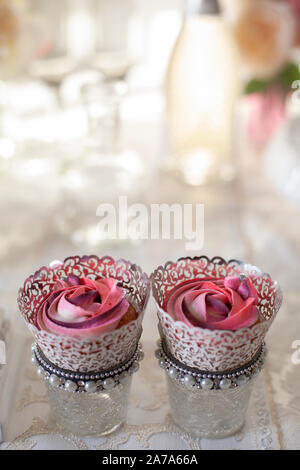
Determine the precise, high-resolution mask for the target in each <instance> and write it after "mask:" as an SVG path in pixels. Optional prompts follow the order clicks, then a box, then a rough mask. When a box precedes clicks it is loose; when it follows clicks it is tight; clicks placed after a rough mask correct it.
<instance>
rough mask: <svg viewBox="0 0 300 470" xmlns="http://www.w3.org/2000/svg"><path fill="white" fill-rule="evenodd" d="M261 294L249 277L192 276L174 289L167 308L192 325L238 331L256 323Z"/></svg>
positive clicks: (178, 318) (178, 319)
mask: <svg viewBox="0 0 300 470" xmlns="http://www.w3.org/2000/svg"><path fill="white" fill-rule="evenodd" d="M257 303H258V295H257V292H256V289H255V287H254V286H253V284H252V282H251V281H250V279H249V277H246V276H244V275H242V276H230V277H229V276H228V277H225V278H224V279H214V278H207V279H192V280H188V281H185V282H182V283H181V284H179V285H178V286H176V287H175V288H174V289H172V290H171V291H170V292H169V294H168V296H167V297H166V299H165V302H164V305H163V308H164V310H165V311H166V312H167V313H168V314H169V315H170V316H171V317H172V318H173V319H174V320H177V321H182V322H183V323H186V324H187V325H189V326H190V327H195V326H196V327H201V328H209V329H211V330H215V329H219V330H238V329H240V328H243V327H246V326H251V325H253V324H254V323H256V322H257V320H258V317H259V312H258V309H257V307H256V305H257Z"/></svg>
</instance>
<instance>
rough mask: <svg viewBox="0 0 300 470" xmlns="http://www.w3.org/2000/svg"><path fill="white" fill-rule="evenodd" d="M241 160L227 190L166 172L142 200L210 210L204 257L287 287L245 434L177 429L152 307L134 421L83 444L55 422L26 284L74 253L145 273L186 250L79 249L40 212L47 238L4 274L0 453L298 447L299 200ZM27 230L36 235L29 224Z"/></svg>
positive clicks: (7, 260) (141, 138)
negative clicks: (33, 349)
mask: <svg viewBox="0 0 300 470" xmlns="http://www.w3.org/2000/svg"><path fill="white" fill-rule="evenodd" d="M146 127H147V126H146ZM147 132H148V133H147ZM152 132H154V130H153V128H152ZM159 132H160V131H159ZM137 139H138V142H136V147H138V146H139V145H140V150H141V151H143V148H147V149H148V150H147V152H148V154H149V148H151V142H152V140H153V135H152V134H151V133H149V130H148V129H147V130H146V134H144V135H143V134H142V132H141V130H139V132H138V136H137ZM240 155H241V157H240V159H239V160H240V162H241V163H243V164H242V165H240V166H241V171H240V174H239V177H238V179H237V181H236V182H235V183H234V184H232V185H231V186H230V187H228V188H203V189H199V188H187V187H184V186H182V185H181V184H179V183H177V182H175V181H173V180H172V179H171V178H170V177H169V176H167V175H166V174H164V173H162V172H161V173H159V174H158V175H155V178H154V179H153V182H152V191H150V193H149V194H147V195H146V196H145V197H146V199H147V200H148V201H153V202H167V203H168V202H169V203H171V202H181V203H183V202H202V203H204V204H205V244H204V249H203V251H202V253H201V254H207V255H208V256H213V255H221V256H223V257H224V258H236V259H243V260H247V261H249V262H251V263H253V264H256V265H258V266H259V267H261V268H262V269H263V270H264V271H267V272H270V273H271V274H272V276H273V277H274V278H276V279H277V280H278V281H279V283H280V284H281V286H282V289H283V293H284V304H283V306H282V309H281V310H280V312H279V314H278V317H277V319H276V320H275V322H274V324H273V326H272V328H271V330H270V332H269V334H268V336H267V344H268V350H269V354H268V359H267V364H266V368H265V370H264V372H263V373H262V374H260V377H259V379H258V380H257V383H256V385H255V388H254V392H253V395H252V398H251V403H250V406H249V409H248V414H247V419H246V424H245V426H244V428H243V429H242V430H241V431H240V432H239V433H238V434H236V435H235V436H232V437H230V438H226V439H220V440H216V441H213V440H207V439H193V438H191V437H190V436H188V435H186V434H184V433H182V432H181V431H180V430H179V429H178V428H177V427H176V426H175V425H174V424H173V423H172V420H171V418H170V416H169V410H168V398H167V392H166V384H165V378H164V376H163V371H162V370H161V369H160V368H159V367H158V365H157V361H156V360H155V358H154V350H155V347H156V346H155V343H156V340H157V338H158V334H157V330H156V323H157V319H156V313H155V309H154V305H153V301H152V300H151V301H150V302H149V305H148V308H147V312H146V315H145V322H144V333H143V337H142V342H143V345H144V350H145V359H144V361H143V362H142V364H141V369H140V371H139V372H138V373H137V374H135V376H134V379H133V386H132V393H131V401H130V408H129V412H128V419H127V423H126V424H125V425H124V426H123V427H122V428H121V429H120V430H119V431H118V432H116V433H115V434H112V435H110V436H107V437H102V438H97V439H81V438H79V437H76V436H74V435H71V434H69V433H67V432H65V431H64V430H62V429H60V428H59V427H58V426H57V425H56V424H55V423H54V422H52V420H51V417H50V414H49V406H48V403H47V398H46V395H45V389H44V385H43V383H42V381H41V380H40V379H38V378H37V376H36V373H35V370H34V366H32V364H31V362H30V344H31V338H30V336H29V333H28V332H27V331H26V328H25V326H24V325H23V323H22V322H21V321H19V314H18V312H17V306H16V295H17V289H18V287H19V286H20V285H21V284H22V282H23V280H24V279H25V277H26V276H27V275H29V274H30V273H31V272H33V271H34V270H35V269H37V268H38V267H40V266H41V265H43V264H48V263H49V262H50V261H51V260H52V259H61V258H64V257H66V256H68V255H71V254H75V253H76V252H77V253H80V254H83V253H85V252H86V253H87V254H90V252H91V251H94V252H95V254H98V255H103V254H105V253H106V254H111V255H112V256H114V257H123V258H127V259H131V260H133V261H135V262H136V263H138V264H141V265H142V266H143V268H144V270H146V271H147V272H151V271H152V269H153V268H155V266H157V265H158V264H161V263H164V262H165V261H167V260H171V259H176V258H178V257H179V256H183V255H184V254H187V253H186V252H185V251H184V242H182V241H173V242H172V241H171V242H170V241H146V242H144V243H143V244H141V245H134V246H133V245H129V244H128V245H126V244H123V245H120V246H114V247H112V248H108V247H105V248H103V249H101V248H98V249H91V248H84V247H82V248H80V249H76V248H74V247H73V246H72V245H71V244H70V243H68V242H67V241H63V240H61V239H60V238H59V237H58V236H57V235H56V234H55V232H54V231H53V232H52V231H51V227H52V224H51V220H50V221H49V218H47V217H46V216H45V217H43V218H41V217H40V215H39V218H37V220H36V224H37V226H38V227H39V229H40V228H41V226H42V225H43V224H44V225H45V230H44V236H42V237H40V238H39V240H38V241H35V242H34V244H33V245H32V246H31V247H28V248H24V249H19V250H18V251H14V250H11V252H10V253H7V254H6V256H4V257H3V259H2V264H1V269H0V293H1V296H0V299H1V302H0V304H1V305H2V306H4V307H5V308H7V309H8V310H9V312H10V316H11V319H12V328H11V335H10V338H9V344H8V366H7V367H5V368H4V370H3V378H2V381H1V388H0V423H1V424H2V430H3V442H2V444H1V446H0V448H1V449H297V448H299V447H300V364H299V365H297V364H294V363H293V361H292V353H293V352H294V350H293V349H292V343H293V342H294V341H295V340H300V317H299V304H300V239H299V230H300V212H299V211H298V210H297V208H296V207H295V206H294V205H293V203H292V202H290V201H289V200H287V199H284V198H283V197H282V196H279V195H278V194H277V193H276V192H274V190H273V189H272V187H271V186H270V184H269V183H268V182H267V180H266V179H265V178H264V176H263V175H262V174H261V171H260V170H258V169H257V168H260V164H259V162H257V161H255V160H254V158H255V157H253V160H252V159H251V158H252V157H251V156H250V155H247V158H246V157H244V152H243V149H240ZM158 158H159V155H158ZM32 217H33V215H32ZM32 217H31V219H32ZM30 223H31V227H32V230H33V232H34V230H35V227H34V224H33V223H32V220H31V222H30ZM194 254H196V253H190V255H194Z"/></svg>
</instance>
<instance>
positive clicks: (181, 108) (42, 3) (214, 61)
mask: <svg viewBox="0 0 300 470" xmlns="http://www.w3.org/2000/svg"><path fill="white" fill-rule="evenodd" d="M299 66H300V0H220V1H219V2H217V0H185V1H184V0H151V2H150V1H147V0H51V1H50V0H0V299H1V301H0V308H1V307H3V308H4V309H5V310H8V311H9V314H10V317H11V319H12V322H11V324H12V325H13V328H12V334H13V335H15V333H16V330H17V327H16V323H17V322H18V321H19V322H20V326H21V328H22V330H21V331H22V332H23V333H24V334H25V335H26V334H27V330H26V332H25V330H24V325H23V322H21V319H20V318H19V317H20V315H19V314H18V312H17V305H16V297H17V290H18V288H19V287H20V286H21V285H22V284H23V282H24V279H25V278H26V277H27V276H28V275H30V274H31V273H32V272H34V271H35V270H36V269H38V268H39V267H40V266H43V265H48V264H49V263H50V262H51V261H52V260H57V259H58V260H59V259H64V258H65V257H67V256H69V255H74V254H81V255H82V254H96V255H98V256H103V255H105V254H110V255H112V256H113V257H115V258H125V259H129V260H131V261H134V262H136V263H138V264H139V265H141V266H142V267H143V269H144V270H145V271H146V272H148V273H150V272H151V271H152V270H153V269H154V268H155V267H156V266H158V265H160V264H162V263H165V262H166V261H167V260H172V259H177V258H178V257H180V256H185V255H189V256H194V255H197V254H198V255H199V252H191V251H189V252H186V251H185V242H186V240H173V239H171V240H134V239H131V238H130V237H128V238H127V239H125V240H120V239H115V238H111V237H109V235H108V234H107V233H105V231H103V230H101V229H100V227H99V217H98V216H97V215H96V211H97V207H98V206H99V204H101V203H113V204H115V205H116V208H117V207H118V198H119V196H127V197H128V205H130V204H131V203H144V204H146V205H147V206H148V207H149V205H150V204H151V203H167V204H172V203H179V204H184V203H193V204H196V203H202V204H204V207H205V226H204V237H205V239H204V246H203V250H202V251H201V253H200V254H206V255H208V256H216V255H220V256H223V257H224V258H227V259H230V258H235V259H241V260H245V261H247V262H250V263H252V264H255V265H257V266H259V267H260V268H261V269H262V270H263V271H267V272H270V273H271V274H272V277H273V278H275V279H277V280H278V281H279V283H280V285H281V287H282V289H283V293H284V299H285V302H284V306H283V308H282V310H281V312H280V314H279V315H278V319H276V321H275V322H274V323H275V324H274V327H273V328H272V329H271V332H270V334H269V339H268V342H269V345H270V351H271V354H270V355H269V357H270V359H269V362H268V365H267V368H266V370H265V375H264V381H265V382H264V384H265V385H264V388H263V390H265V392H263V391H259V390H258V391H257V394H258V395H257V396H256V398H255V406H256V408H257V409H256V411H253V413H252V416H254V418H253V419H252V421H251V423H252V425H251V426H252V427H251V430H252V431H251V432H250V431H249V433H248V432H246V434H245V436H246V437H245V440H243V438H242V436H238V437H237V440H235V441H234V442H231V444H228V445H229V447H230V448H237V447H238V448H240V446H242V448H256V447H259V448H295V449H296V448H299V439H300V437H299V430H300V427H299V422H300V390H299V371H300V369H299V367H298V368H296V367H295V366H294V365H292V362H291V354H292V352H293V350H292V346H291V345H292V344H293V342H294V341H296V340H299V338H300V329H299V328H300V325H299V303H300V281H299V279H300V276H299V274H300V239H299V231H300V73H299ZM152 302H153V301H152V300H150V303H149V308H148V312H147V314H146V316H145V320H144V333H143V343H144V347H145V350H146V358H145V364H146V366H142V368H141V372H140V374H141V375H140V378H139V380H138V382H141V380H142V379H141V377H142V378H143V380H144V384H145V386H144V389H143V390H144V391H143V393H142V392H141V393H142V395H143V396H145V397H147V396H148V395H147V393H148V389H149V390H150V389H151V390H152V389H153V390H154V392H155V393H154V395H155V396H156V398H157V397H158V398H157V400H158V404H157V400H156V401H155V402H154V405H153V404H151V403H152V402H151V403H150V405H149V403H148V404H147V406H148V408H147V406H146V408H145V410H148V411H145V414H147V416H148V417H149V420H150V421H149V422H151V423H157V422H160V420H161V419H162V411H161V410H162V408H160V406H161V404H160V401H162V403H163V404H164V406H165V408H164V410H165V413H167V407H166V400H165V401H163V400H164V399H163V398H161V397H164V396H165V395H164V394H163V393H165V392H164V391H163V390H161V388H159V387H164V385H163V384H164V382H163V381H162V379H161V376H159V372H157V374H158V376H157V378H152V375H151V374H152V373H153V374H154V376H155V377H156V375H155V374H156V369H157V368H156V365H155V364H154V356H153V351H154V348H155V346H154V343H155V339H156V338H157V330H156V319H155V308H154V305H153V303H152ZM26 341H28V342H29V341H30V337H29V335H28V337H27V340H26ZM12 345H13V347H12ZM22 348H23V343H22V341H21V339H20V337H17V335H16V336H13V339H12V340H11V342H10V343H9V345H8V349H10V350H9V351H8V362H9V363H10V364H12V365H11V367H8V368H6V374H7V376H8V378H7V380H6V383H7V384H8V385H7V387H6V390H8V391H6V392H3V393H6V395H5V397H4V398H3V400H2V404H3V405H2V408H3V409H2V415H1V416H2V417H1V420H2V421H1V424H2V428H3V429H4V435H5V439H7V440H9V439H13V438H15V436H17V435H19V434H20V433H22V432H23V431H24V430H25V429H27V428H28V426H31V424H32V420H33V416H39V417H40V416H44V414H45V413H46V412H47V404H46V403H45V399H44V398H43V396H42V395H41V393H42V392H41V391H40V392H37V391H36V390H37V388H36V387H37V386H38V385H37V382H34V379H33V378H32V377H33V372H32V373H31V375H30V374H29V373H28V367H27V366H28V364H29V345H27V346H26V347H25V346H24V348H23V349H22ZM25 351H28V354H27V353H26V352H25ZM27 356H28V357H27ZM26 361H27V362H26ZM26 364H27V365H26ZM23 366H24V367H23ZM26 367H27V368H26ZM21 369H22V371H23V372H22V371H21ZM18 371H21V372H22V373H21V372H20V374H19V372H18ZM297 371H298V375H297ZM150 372H151V373H150ZM22 374H23V375H22ZM26 374H27V376H26V377H25V375H26ZM28 374H29V375H28ZM149 374H150V375H149ZM17 378H18V380H19V381H20V384H19V385H17V384H16V382H15V380H17ZM30 387H32V388H30ZM146 389H147V391H146ZM137 390H138V387H137ZM264 393H268V397H267V395H264ZM18 400H19V401H18ZM139 400H140V401H139ZM36 402H37V403H36ZM140 402H141V397H140V396H138V401H137V403H140ZM31 403H34V404H33V405H30V406H29V404H31ZM0 404H1V400H0ZM27 405H28V406H27ZM151 406H152V407H153V408H151ZM266 406H268V407H269V408H268V410H269V411H268V410H267V411H264V410H265V409H266ZM32 407H33V408H32ZM13 410H14V411H13ZM149 410H154V411H153V413H152V412H150V411H149ZM270 410H271V411H270ZM0 412H1V409H0ZM0 414H1V413H0ZM45 416H46V415H45ZM132 416H134V414H133V415H132ZM34 419H35V418H34ZM131 419H132V420H133V421H134V418H133V417H132V418H131ZM147 420H148V418H147ZM147 420H146V418H145V416H144V414H140V412H138V418H137V420H135V421H134V422H138V423H139V424H140V425H141V426H144V423H145V422H146V421H147ZM253 420H255V421H253ZM268 420H269V421H268ZM34 423H35V424H34ZM34 423H33V424H34V426H33V428H32V429H33V431H32V433H33V434H35V433H36V432H35V430H36V427H35V426H37V424H38V423H37V421H34ZM253 423H254V424H253ZM255 423H258V424H257V425H256V424H255ZM269 423H271V424H269ZM43 426H44V425H43ZM43 426H42V430H43V429H44V428H43ZM142 429H144V427H143V428H142ZM163 429H165V428H163ZM270 429H271V431H270ZM44 432H45V429H44ZM143 432H144V431H143ZM251 433H252V434H251ZM272 433H273V434H272ZM254 435H255V436H256V437H255V439H254V437H253V439H254V440H252V437H251V436H254ZM21 436H22V435H21ZM22 439H23V438H22ZM159 439H160V437H159V438H158V440H159ZM172 439H173V438H172ZM272 439H273V440H272ZM240 441H241V443H239V442H240ZM245 441H246V443H247V445H246V444H245ZM248 441H249V442H248ZM124 442H125V441H124ZM172 442H173V441H172ZM159 445H163V444H161V443H160V444H159ZM170 445H171V444H170ZM201 445H202V444H201ZM205 445H206V444H205V443H203V446H204V448H205ZM207 445H208V446H209V444H207ZM220 445H221V446H222V445H223V444H222V443H221V444H220ZM224 445H225V444H224ZM197 446H198V444H197ZM243 446H244V447H243ZM247 446H248V447H247ZM158 448H160V447H158ZM167 448H168V447H167ZM170 448H173V447H170ZM193 448H194V447H193ZM196 448H198V447H196Z"/></svg>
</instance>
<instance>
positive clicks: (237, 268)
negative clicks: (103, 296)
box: [151, 256, 282, 437]
mask: <svg viewBox="0 0 300 470" xmlns="http://www.w3.org/2000/svg"><path fill="white" fill-rule="evenodd" d="M151 281H152V291H153V296H154V298H155V301H156V306H157V312H158V319H159V332H160V336H161V340H162V344H161V349H160V350H159V351H158V352H157V355H158V357H159V361H160V365H161V366H162V367H163V368H164V369H166V372H167V376H168V381H169V385H170V386H169V395H170V400H171V398H172V397H173V398H172V400H171V401H172V406H171V409H172V414H173V417H174V420H175V421H176V422H177V423H179V425H181V427H184V426H183V423H185V421H186V419H189V418H190V416H185V415H184V413H183V414H182V413H181V411H182V410H183V408H184V406H181V407H180V408H178V404H179V402H178V403H177V402H176V400H177V399H178V396H180V394H181V395H182V394H183V395H185V394H188V398H187V397H185V398H184V397H183V396H180V401H181V402H182V403H188V406H189V407H191V406H192V409H193V410H194V415H197V420H196V421H195V422H193V425H191V423H188V424H187V425H186V427H185V431H188V432H189V430H190V429H192V431H191V432H192V433H193V434H196V435H197V436H206V437H222V436H225V435H228V434H231V433H232V432H235V431H236V430H237V428H238V427H241V425H242V423H243V420H244V414H245V411H246V408H245V406H243V405H246V407H247V403H248V400H249V397H250V394H249V393H248V392H247V395H245V394H246V391H247V388H245V387H243V385H246V384H247V383H248V382H249V383H250V382H251V385H252V383H253V382H252V380H251V379H252V378H254V376H255V375H257V373H258V372H259V371H260V370H261V368H262V366H263V360H264V355H265V347H264V338H265V335H266V333H267V331H268V329H269V328H270V326H271V324H272V322H273V320H274V318H275V316H276V313H277V312H278V310H279V308H280V305H281V301H282V294H281V291H280V289H279V287H278V284H277V282H276V281H273V280H272V279H271V277H270V276H269V275H268V274H263V273H262V272H261V271H260V270H259V269H258V268H256V267H254V266H251V265H248V264H244V263H242V262H239V261H235V260H232V261H228V262H226V261H225V260H224V259H222V258H219V257H216V258H213V259H209V258H207V257H205V256H202V257H196V258H189V257H187V258H180V259H178V260H177V262H175V263H174V262H169V263H167V264H166V265H165V266H160V267H158V268H157V269H156V270H155V271H154V273H153V274H152V275H151ZM170 378H171V379H174V378H176V381H175V382H176V383H174V380H171V382H170ZM185 386H188V388H186V387H185ZM176 387H177V388H176ZM175 389H176V390H177V392H174V390H175ZM249 389H250V387H248V390H249ZM225 391H226V393H227V394H229V395H230V394H234V395H235V399H234V400H232V399H230V400H229V402H226V403H225V402H224V400H225V395H226V393H225ZM204 392H206V395H205V396H204V397H203V393H204ZM237 393H239V394H240V396H243V399H240V400H239V399H238V397H237V396H236V395H237ZM192 396H193V399H192V398H191V397H192ZM174 397H175V398H174ZM206 397H207V398H206ZM212 397H213V399H212ZM182 400H183V401H182ZM207 400H208V402H207ZM239 402H240V403H241V413H240V414H239V419H238V420H237V421H236V422H234V420H232V419H231V418H230V416H235V413H234V410H233V409H232V406H233V403H234V404H235V405H236V406H237V403H239ZM230 404H231V405H230ZM218 406H219V408H218ZM224 407H226V408H224ZM217 409H219V411H220V421H219V420H218V419H217V417H216V413H217ZM225 409H226V410H227V417H226V419H225V417H224V413H225V411H222V410H225ZM178 410H179V411H178ZM180 410H181V411H180ZM197 410H198V411H197ZM209 410H210V411H209ZM178 413H179V414H180V416H179V415H178ZM209 413H210V414H209ZM222 413H223V414H222ZM185 414H186V415H188V414H189V413H188V411H187V410H186V413H185ZM230 414H231V415H230ZM209 416H210V418H209ZM201 421H202V423H206V428H204V427H203V426H201V424H199V423H201ZM221 423H223V424H221ZM224 423H226V426H225V424H224Z"/></svg>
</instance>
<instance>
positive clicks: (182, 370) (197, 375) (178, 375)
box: [155, 340, 267, 390]
mask: <svg viewBox="0 0 300 470" xmlns="http://www.w3.org/2000/svg"><path fill="white" fill-rule="evenodd" d="M158 345H159V349H157V350H156V351H155V355H156V357H157V359H158V362H159V365H160V367H162V368H163V369H164V370H165V371H166V372H167V373H168V374H169V376H170V377H171V378H173V379H174V380H177V381H178V382H181V383H182V384H184V385H186V386H187V387H192V388H193V389H198V390H228V389H229V388H236V387H240V386H243V385H245V384H246V383H247V382H248V381H249V380H251V379H253V378H254V377H256V376H257V374H258V373H259V372H260V371H261V370H262V369H263V367H264V362H265V357H266V353H267V350H266V346H265V343H262V344H261V346H260V348H259V350H258V351H257V353H256V354H255V356H254V357H253V359H252V360H251V361H250V362H248V363H247V364H245V365H244V366H242V367H239V368H237V369H234V370H225V371H222V372H221V371H211V372H208V371H204V370H199V369H195V368H191V367H187V366H186V365H184V364H182V363H181V362H179V361H178V360H176V358H175V357H174V356H172V354H171V353H170V352H169V351H168V348H167V345H166V343H165V342H164V341H163V340H162V341H159V343H158Z"/></svg>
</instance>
